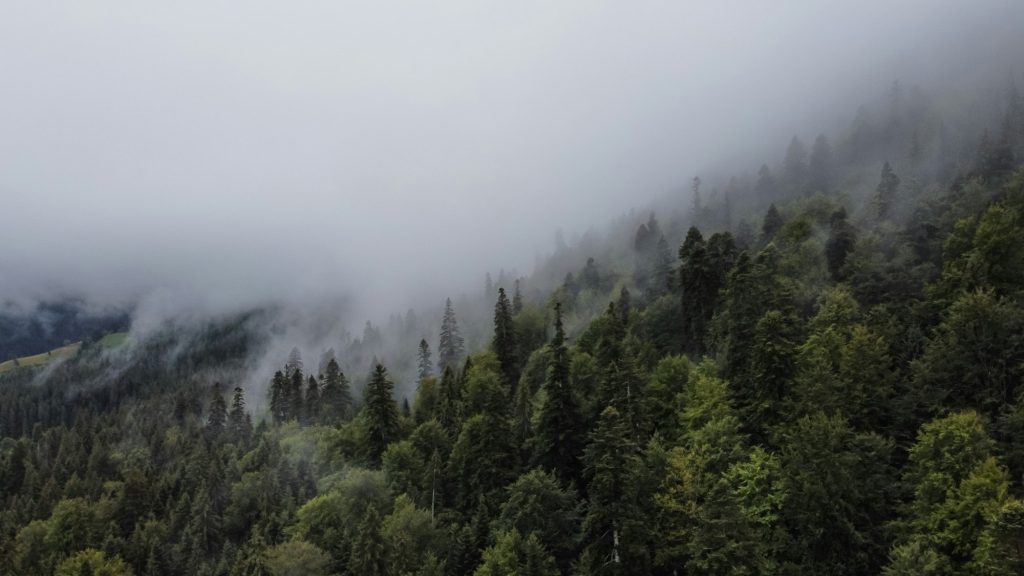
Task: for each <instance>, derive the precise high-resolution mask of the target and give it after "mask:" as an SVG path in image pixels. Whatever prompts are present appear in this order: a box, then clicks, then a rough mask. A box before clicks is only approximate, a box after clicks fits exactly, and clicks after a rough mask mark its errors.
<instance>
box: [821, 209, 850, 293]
mask: <svg viewBox="0 0 1024 576" xmlns="http://www.w3.org/2000/svg"><path fill="white" fill-rule="evenodd" d="M829 221H830V224H831V230H830V231H829V235H828V241H827V242H826V243H825V260H826V261H827V262H828V273H829V275H830V276H831V277H832V280H834V281H836V282H841V281H842V280H843V279H844V278H845V273H844V270H843V267H844V266H845V265H846V257H847V256H848V255H849V254H850V252H853V248H854V246H855V245H856V243H857V230H856V229H855V228H854V227H853V226H851V225H850V223H849V222H848V221H847V220H846V210H845V209H844V208H840V209H839V210H836V211H835V212H833V213H832V216H831V217H830V218H829Z"/></svg>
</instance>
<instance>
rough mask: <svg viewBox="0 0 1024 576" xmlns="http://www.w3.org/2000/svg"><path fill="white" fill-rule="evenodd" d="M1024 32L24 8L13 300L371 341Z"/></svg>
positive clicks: (460, 10)
mask: <svg viewBox="0 0 1024 576" xmlns="http://www.w3.org/2000/svg"><path fill="white" fill-rule="evenodd" d="M894 4H895V5H894ZM1021 22H1024V4H1022V3H1020V2H1017V1H1014V0H1009V1H1005V2H952V1H935V0H928V1H924V0H922V1H916V2H898V3H893V2H882V1H875V2H844V3H842V4H841V5H840V4H839V3H834V2H828V3H824V2H809V1H808V2H786V3H779V2H724V3H723V2H707V3H701V4H694V3H689V2H671V3H668V2H666V3H658V2H651V3H633V2H628V3H627V2H576V3H558V4H552V3H541V2H537V3H532V2H529V3H521V2H516V3H508V4H489V3H483V2H441V3H434V5H430V6H428V5H426V3H387V2H376V3H348V2H301V3H281V2H246V3H244V4H239V3H236V2H195V3H192V2H187V3H173V4H166V5H159V6H158V5H154V4H152V3H138V2H89V3H81V2H66V3H50V2H12V3H6V4H5V5H4V7H3V8H0V78H2V80H0V200H2V204H0V209H2V210H3V214H4V219H3V225H2V226H0V245H2V247H3V250H2V251H0V300H6V301H11V302H25V301H33V300H37V299H42V298H52V297H57V296H60V295H63V294H75V295H80V296H82V297H84V298H86V299H87V300H88V301H90V302H97V303H102V304H119V303H125V302H135V301H142V302H143V306H142V307H141V308H140V309H141V310H144V311H145V314H141V315H140V322H141V321H142V320H141V319H145V322H159V321H160V318H164V317H169V316H170V317H173V316H176V315H179V314H180V313H181V310H182V309H188V310H190V311H193V312H196V311H198V312H199V313H202V312H205V311H211V310H214V311H223V310H236V309H242V308H244V307H247V306H253V305H260V304H263V303H268V302H278V301H283V302H319V303H322V302H329V303H332V305H333V304H337V306H336V308H334V309H336V310H337V314H339V316H341V315H344V316H346V317H347V318H349V319H350V320H351V321H352V322H353V323H354V325H356V326H361V324H362V322H363V321H365V320H366V319H373V320H375V321H379V320H383V319H384V318H385V317H386V315H387V314H388V313H391V312H396V311H403V310H405V309H406V308H408V307H410V306H420V305H422V304H424V303H431V304H435V305H436V304H438V303H440V302H441V301H443V298H444V297H445V296H446V295H452V296H456V295H457V294H459V293H462V292H466V291H471V290H475V289H476V287H477V286H482V284H483V275H484V273H485V272H486V271H488V270H489V271H491V272H492V273H494V272H496V271H497V270H498V269H499V268H504V269H506V270H517V271H519V272H521V273H528V272H529V271H530V270H531V268H532V267H533V264H534V262H535V259H536V258H537V257H538V255H541V256H542V255H544V254H546V253H548V252H550V251H551V250H552V248H553V246H554V240H553V239H554V237H555V232H556V230H558V229H561V230H563V231H564V232H565V233H566V236H567V237H569V238H573V237H575V236H576V235H578V234H581V233H582V232H584V231H585V230H587V229H588V228H589V227H591V226H601V225H602V224H603V223H605V222H607V221H609V220H611V219H612V218H614V217H616V216H617V215H620V214H622V213H624V212H625V211H627V210H629V209H630V208H631V207H636V206H643V205H644V204H645V203H646V202H648V201H650V200H651V199H652V198H654V197H655V196H657V195H659V194H663V193H664V192H665V191H667V190H671V189H674V188H677V187H679V186H684V185H685V184H686V183H687V182H688V181H689V180H690V178H692V176H693V175H694V174H695V173H697V172H699V171H701V170H703V169H706V168H707V167H708V166H711V165H715V164H716V163H719V162H721V161H722V160H723V159H726V160H730V161H731V160H732V159H742V161H743V162H750V163H752V164H753V167H756V165H759V164H760V163H761V162H762V161H773V160H776V159H777V157H778V156H779V155H780V154H781V152H782V149H783V146H784V143H785V142H786V141H787V140H788V138H789V137H790V136H791V135H792V134H793V133H798V132H799V133H804V134H807V133H811V134H813V133H816V132H818V131H822V130H829V129H831V128H833V127H835V126H837V125H840V124H842V123H843V122H847V121H848V115H849V114H850V113H851V112H852V110H853V107H854V106H856V104H857V103H858V102H860V101H863V100H864V99H865V98H867V97H869V96H871V95H875V94H877V93H878V92H879V91H881V90H884V87H885V86H887V85H888V84H889V83H891V82H892V81H893V80H895V79H897V78H898V79H900V80H901V81H904V82H906V83H908V84H911V83H916V82H917V83H923V84H926V85H927V84H929V83H931V84H934V83H935V82H938V79H939V78H948V77H955V78H957V79H958V80H959V81H960V82H962V83H968V82H970V74H973V73H975V72H976V71H977V70H978V68H979V63H982V62H984V63H986V64H990V65H992V66H994V67H996V68H998V67H999V66H1008V65H1009V63H1010V62H1012V61H1013V60H1012V59H1011V58H1010V54H1008V52H1007V46H1012V45H1015V44H1014V43H1019V38H1018V36H1019V35H1020V31H1019V27H1020V23H1021ZM1018 61H1019V60H1018ZM992 66H989V67H992ZM1007 71H1008V72H1009V71H1010V70H1009V69H1007ZM840 113H841V114H844V115H846V116H839V115H837V114H840ZM744 168H746V167H744ZM321 309H322V307H321V308H318V309H317V310H321Z"/></svg>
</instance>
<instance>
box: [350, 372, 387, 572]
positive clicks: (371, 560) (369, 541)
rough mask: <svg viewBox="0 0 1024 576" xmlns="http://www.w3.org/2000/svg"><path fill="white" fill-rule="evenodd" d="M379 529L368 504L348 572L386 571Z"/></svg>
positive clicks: (385, 560)
mask: <svg viewBox="0 0 1024 576" xmlns="http://www.w3.org/2000/svg"><path fill="white" fill-rule="evenodd" d="M378 366H379V365H378ZM380 529H381V521H380V514H379V513H378V512H377V509H376V508H375V507H373V506H368V507H367V508H366V515H365V516H363V519H362V521H360V523H359V529H358V530H357V531H356V537H355V541H354V542H353V543H352V554H351V556H349V561H348V570H349V573H351V574H359V575H361V576H385V575H386V574H387V573H388V572H387V550H386V548H385V543H384V537H383V536H382V535H381V533H380Z"/></svg>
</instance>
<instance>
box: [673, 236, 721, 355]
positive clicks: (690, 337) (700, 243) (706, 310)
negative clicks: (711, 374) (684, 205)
mask: <svg viewBox="0 0 1024 576" xmlns="http://www.w3.org/2000/svg"><path fill="white" fill-rule="evenodd" d="M713 275H714V270H713V269H712V262H711V258H710V256H709V254H708V251H707V244H706V243H705V242H704V237H703V236H702V235H701V233H700V230H698V229H697V227H696V226H694V227H691V228H690V230H689V232H687V234H686V240H685V241H684V242H683V245H682V246H681V247H680V248H679V287H680V289H681V292H682V316H683V318H682V322H683V326H682V335H683V341H684V348H685V349H686V350H687V351H688V352H689V353H691V354H701V353H702V352H703V351H704V334H705V332H706V331H707V322H708V321H709V320H710V319H711V315H712V314H713V313H714V304H715V303H714V299H715V296H716V295H715V293H714V292H715V289H714V286H713V279H712V277H713Z"/></svg>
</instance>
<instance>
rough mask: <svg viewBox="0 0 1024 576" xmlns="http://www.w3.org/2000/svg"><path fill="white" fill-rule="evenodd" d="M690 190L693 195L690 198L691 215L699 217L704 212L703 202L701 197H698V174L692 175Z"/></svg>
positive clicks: (695, 217)
mask: <svg viewBox="0 0 1024 576" xmlns="http://www.w3.org/2000/svg"><path fill="white" fill-rule="evenodd" d="M690 190H691V192H692V193H693V197H692V198H691V203H692V204H691V205H692V208H691V210H692V217H693V218H694V219H698V218H700V217H701V215H702V214H703V212H704V202H703V201H702V200H701V197H700V177H699V176H694V177H693V181H692V182H691V184H690Z"/></svg>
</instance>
